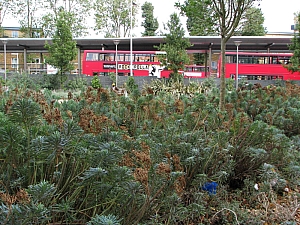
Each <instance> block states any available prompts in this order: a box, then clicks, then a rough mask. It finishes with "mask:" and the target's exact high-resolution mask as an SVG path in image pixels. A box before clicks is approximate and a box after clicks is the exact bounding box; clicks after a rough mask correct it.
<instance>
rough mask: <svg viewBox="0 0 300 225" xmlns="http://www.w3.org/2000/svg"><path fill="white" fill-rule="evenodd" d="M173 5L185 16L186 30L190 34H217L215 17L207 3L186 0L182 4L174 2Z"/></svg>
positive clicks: (197, 0)
mask: <svg viewBox="0 0 300 225" xmlns="http://www.w3.org/2000/svg"><path fill="white" fill-rule="evenodd" d="M175 6H176V7H177V8H178V9H179V10H180V12H181V14H182V15H184V16H186V17H187V20H186V25H187V30H188V32H189V34H190V35H191V36H207V35H217V31H216V22H215V21H217V17H215V13H214V12H213V8H212V7H209V5H208V4H204V3H203V2H202V1H199V0H186V1H185V2H184V3H183V4H180V3H179V2H177V3H175ZM195 10H196V11H195Z"/></svg>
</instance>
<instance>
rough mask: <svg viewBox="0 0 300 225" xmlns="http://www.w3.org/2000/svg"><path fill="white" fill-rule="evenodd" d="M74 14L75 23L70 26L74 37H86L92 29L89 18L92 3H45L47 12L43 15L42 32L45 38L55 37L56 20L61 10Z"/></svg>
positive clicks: (68, 0)
mask: <svg viewBox="0 0 300 225" xmlns="http://www.w3.org/2000/svg"><path fill="white" fill-rule="evenodd" d="M62 8H63V9H64V11H66V12H68V13H70V14H72V16H73V18H74V19H73V23H72V24H70V26H71V27H70V29H71V31H72V34H73V37H82V36H85V35H86V34H87V33H88V31H87V29H89V28H91V26H89V23H88V17H89V16H90V11H91V2H90V1H88V0H65V1H52V0H45V1H44V9H45V12H43V14H42V18H41V20H42V22H43V23H42V25H41V26H42V30H43V32H44V36H45V37H53V35H54V33H55V29H56V24H55V21H56V18H57V17H58V16H59V15H58V14H59V12H60V10H61V9H62Z"/></svg>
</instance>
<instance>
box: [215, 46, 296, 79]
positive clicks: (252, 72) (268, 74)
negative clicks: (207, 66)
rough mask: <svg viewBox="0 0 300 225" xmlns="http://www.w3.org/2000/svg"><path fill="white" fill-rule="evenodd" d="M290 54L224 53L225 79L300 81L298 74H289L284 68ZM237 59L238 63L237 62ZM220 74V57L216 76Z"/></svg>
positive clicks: (288, 61)
mask: <svg viewBox="0 0 300 225" xmlns="http://www.w3.org/2000/svg"><path fill="white" fill-rule="evenodd" d="M291 56H292V53H256V52H238V57H237V53H236V52H226V53H225V78H233V79H235V78H236V72H237V71H238V79H245V80H274V79H281V80H300V73H299V72H294V73H292V72H290V71H289V70H288V69H287V68H286V66H287V65H288V64H289V63H290V58H291ZM237 58H238V62H237ZM220 74H221V57H220V58H219V62H218V70H217V76H218V77H220Z"/></svg>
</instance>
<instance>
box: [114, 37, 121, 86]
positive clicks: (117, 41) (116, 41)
mask: <svg viewBox="0 0 300 225" xmlns="http://www.w3.org/2000/svg"><path fill="white" fill-rule="evenodd" d="M119 43H120V41H119V40H114V44H115V45H116V87H117V86H118V44H119Z"/></svg>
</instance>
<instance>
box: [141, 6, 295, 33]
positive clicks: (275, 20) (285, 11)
mask: <svg viewBox="0 0 300 225" xmlns="http://www.w3.org/2000/svg"><path fill="white" fill-rule="evenodd" d="M138 1H139V4H140V5H143V4H144V3H145V2H146V1H148V2H151V3H152V5H153V6H154V13H153V14H154V16H155V17H157V19H158V21H159V23H160V24H162V23H166V22H167V21H168V20H169V18H170V15H171V14H172V13H174V12H177V11H176V9H175V8H174V4H175V2H178V1H180V3H183V2H184V0H138ZM258 7H259V8H261V10H262V12H263V14H264V17H265V23H264V27H266V28H267V31H268V32H272V33H273V32H276V33H278V32H291V25H292V24H294V13H296V12H300V0H261V2H260V6H258ZM141 22H142V18H140V20H139V24H141ZM183 23H185V20H183ZM183 25H185V24H183ZM160 28H162V26H161V27H160ZM136 29H138V28H136Z"/></svg>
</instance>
